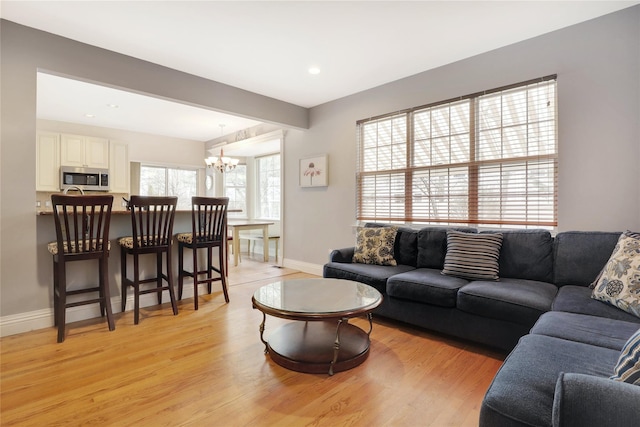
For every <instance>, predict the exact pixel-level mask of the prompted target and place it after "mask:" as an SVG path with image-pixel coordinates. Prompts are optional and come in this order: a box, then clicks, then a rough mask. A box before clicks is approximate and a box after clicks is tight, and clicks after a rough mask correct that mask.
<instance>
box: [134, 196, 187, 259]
mask: <svg viewBox="0 0 640 427" xmlns="http://www.w3.org/2000/svg"><path fill="white" fill-rule="evenodd" d="M177 203H178V198H177V197H175V196H169V197H158V196H131V199H130V200H129V209H130V210H131V228H132V230H133V251H134V252H135V251H138V250H144V249H152V248H158V247H161V246H170V245H171V241H172V239H173V220H174V217H175V212H176V205H177Z"/></svg>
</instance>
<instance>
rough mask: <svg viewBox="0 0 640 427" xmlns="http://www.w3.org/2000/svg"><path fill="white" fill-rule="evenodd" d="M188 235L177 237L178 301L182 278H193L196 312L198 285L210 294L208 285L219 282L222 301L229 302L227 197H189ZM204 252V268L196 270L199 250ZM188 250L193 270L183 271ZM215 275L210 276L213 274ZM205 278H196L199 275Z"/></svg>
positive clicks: (180, 296)
mask: <svg viewBox="0 0 640 427" xmlns="http://www.w3.org/2000/svg"><path fill="white" fill-rule="evenodd" d="M191 204H192V206H191V232H190V233H180V234H177V235H176V238H177V240H178V299H182V287H183V283H184V278H185V276H189V277H193V305H194V307H195V309H196V310H197V309H198V285H199V284H202V283H206V284H207V289H208V292H209V293H211V283H212V282H216V281H221V282H222V292H223V293H224V300H225V301H226V302H229V293H228V291H227V278H226V276H227V272H226V269H227V259H226V254H227V251H228V248H227V245H228V240H227V239H228V237H227V207H228V205H229V198H228V197H219V198H215V197H192V198H191ZM216 247H217V248H218V267H217V268H216V267H214V266H213V248H216ZM205 248H206V249H207V267H206V269H201V268H199V267H198V249H205ZM185 249H191V252H192V255H193V271H187V270H185V269H184V250H185ZM214 272H215V273H217V277H213V274H212V273H214ZM204 274H206V275H207V278H206V279H204V278H203V279H199V276H201V275H204Z"/></svg>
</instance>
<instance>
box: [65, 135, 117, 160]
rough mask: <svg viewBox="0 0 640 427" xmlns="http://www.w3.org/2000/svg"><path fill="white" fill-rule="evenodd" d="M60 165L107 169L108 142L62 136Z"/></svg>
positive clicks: (103, 139)
mask: <svg viewBox="0 0 640 427" xmlns="http://www.w3.org/2000/svg"><path fill="white" fill-rule="evenodd" d="M60 165H61V166H75V167H85V168H103V169H108V168H109V140H108V139H105V138H96V137H92V136H82V135H69V134H62V135H61V137H60Z"/></svg>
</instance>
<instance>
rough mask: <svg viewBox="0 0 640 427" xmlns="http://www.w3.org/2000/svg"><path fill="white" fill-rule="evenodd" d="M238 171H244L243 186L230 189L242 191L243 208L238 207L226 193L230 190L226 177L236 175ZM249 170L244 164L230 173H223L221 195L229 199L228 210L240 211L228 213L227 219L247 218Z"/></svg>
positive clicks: (233, 199)
mask: <svg viewBox="0 0 640 427" xmlns="http://www.w3.org/2000/svg"><path fill="white" fill-rule="evenodd" d="M240 169H244V186H232V188H234V189H236V188H241V189H244V206H243V207H238V206H237V203H236V200H235V198H232V197H229V194H228V193H227V189H228V188H230V186H229V184H228V179H227V178H228V177H229V174H230V173H238V171H239V170H240ZM248 174H249V168H248V167H247V164H246V162H245V163H242V162H241V163H239V164H238V165H237V166H236V167H235V168H234V169H233V170H232V171H231V172H225V173H224V174H223V175H224V180H223V183H222V193H223V194H224V196H225V197H229V210H230V211H231V210H237V209H240V210H241V211H240V212H229V214H228V216H229V218H236V219H238V218H241V219H244V218H249V212H248V209H249V195H248V191H249V185H248V179H249V175H248Z"/></svg>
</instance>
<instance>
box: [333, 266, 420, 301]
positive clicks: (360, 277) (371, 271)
mask: <svg viewBox="0 0 640 427" xmlns="http://www.w3.org/2000/svg"><path fill="white" fill-rule="evenodd" d="M410 270H414V268H413V267H411V266H409V265H396V266H390V265H371V264H358V263H353V264H348V263H343V262H329V263H327V264H325V265H324V269H323V277H329V278H334V279H347V280H354V281H356V282H361V283H365V284H367V285H369V286H373V287H374V288H376V289H377V290H378V291H379V292H380V293H383V294H386V293H387V289H386V288H387V279H388V278H389V277H391V276H393V275H396V274H400V273H405V272H407V271H410Z"/></svg>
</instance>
